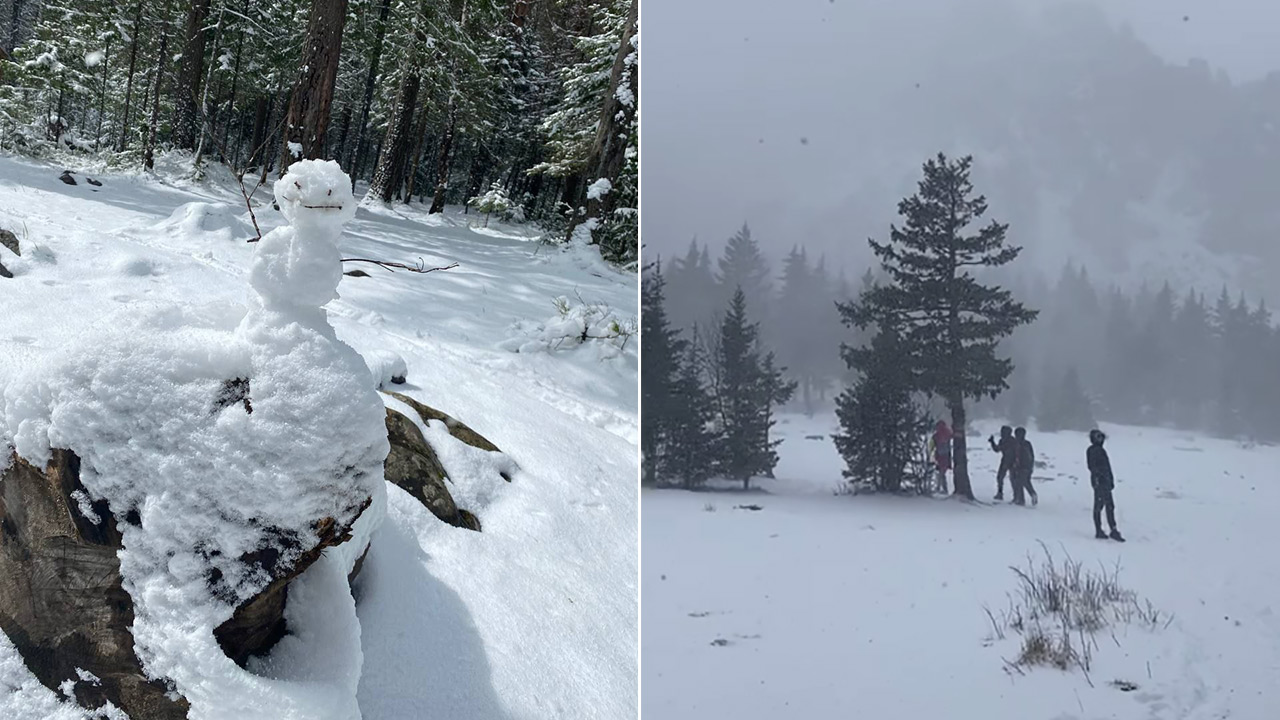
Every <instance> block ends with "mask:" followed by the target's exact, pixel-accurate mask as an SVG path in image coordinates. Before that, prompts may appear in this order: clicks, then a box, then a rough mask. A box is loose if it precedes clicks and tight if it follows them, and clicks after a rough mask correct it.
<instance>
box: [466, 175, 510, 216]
mask: <svg viewBox="0 0 1280 720" xmlns="http://www.w3.org/2000/svg"><path fill="white" fill-rule="evenodd" d="M471 204H472V205H475V207H476V210H479V211H480V212H482V213H484V226H485V227H489V216H490V215H492V214H494V213H497V214H498V215H500V216H501V215H503V214H505V213H506V212H507V211H508V210H510V209H511V198H509V197H507V191H506V190H505V189H504V188H503V187H502V183H499V182H495V183H494V184H493V185H490V186H489V190H488V191H487V192H486V193H485V194H483V195H478V196H476V197H473V198H471Z"/></svg>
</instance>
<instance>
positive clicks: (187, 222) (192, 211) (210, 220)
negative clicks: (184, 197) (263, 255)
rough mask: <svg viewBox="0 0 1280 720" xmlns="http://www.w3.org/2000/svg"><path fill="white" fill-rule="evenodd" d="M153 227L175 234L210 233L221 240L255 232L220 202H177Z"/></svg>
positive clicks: (247, 236) (188, 235) (183, 235)
mask: <svg viewBox="0 0 1280 720" xmlns="http://www.w3.org/2000/svg"><path fill="white" fill-rule="evenodd" d="M156 227H157V228H158V229H160V230H164V231H166V232H168V233H171V234H172V235H173V236H175V237H193V236H194V237H199V236H201V235H202V234H212V235H216V236H218V238H219V239H220V240H224V241H232V240H238V241H244V240H247V239H249V238H252V237H254V236H255V235H257V233H256V232H254V230H253V226H252V225H250V224H249V223H247V222H245V221H244V220H241V219H240V217H239V215H238V213H237V212H236V211H235V210H234V209H233V208H232V207H231V206H229V205H225V204H221V203H207V202H190V203H186V204H185V205H180V206H179V207H178V209H176V210H174V211H173V213H172V214H171V215H169V217H168V218H167V219H165V220H161V221H160V222H159V223H157V224H156Z"/></svg>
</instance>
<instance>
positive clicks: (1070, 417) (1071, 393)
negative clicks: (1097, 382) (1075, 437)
mask: <svg viewBox="0 0 1280 720" xmlns="http://www.w3.org/2000/svg"><path fill="white" fill-rule="evenodd" d="M1049 377H1052V378H1055V379H1056V381H1055V382H1053V383H1051V384H1050V385H1049V387H1048V388H1047V391H1046V394H1045V395H1044V396H1042V397H1041V404H1040V409H1039V410H1038V411H1037V412H1036V427H1037V428H1038V429H1039V430H1041V431H1042V432H1058V431H1060V430H1076V431H1079V432H1087V431H1088V430H1090V429H1092V428H1093V427H1094V420H1093V409H1092V407H1091V403H1090V401H1089V396H1088V395H1086V394H1085V392H1084V388H1083V387H1082V386H1081V385H1080V375H1079V374H1078V373H1077V372H1076V369H1075V368H1074V367H1071V368H1068V369H1067V371H1066V372H1065V373H1063V374H1060V375H1056V376H1049Z"/></svg>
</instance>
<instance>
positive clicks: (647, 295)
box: [640, 263, 686, 485]
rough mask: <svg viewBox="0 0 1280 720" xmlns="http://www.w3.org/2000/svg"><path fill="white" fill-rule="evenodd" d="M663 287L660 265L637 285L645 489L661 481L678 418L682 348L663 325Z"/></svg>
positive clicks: (679, 340) (676, 334)
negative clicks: (639, 295)
mask: <svg viewBox="0 0 1280 720" xmlns="http://www.w3.org/2000/svg"><path fill="white" fill-rule="evenodd" d="M665 283H666V281H665V280H664V278H663V277H662V268H661V265H660V264H659V263H655V265H654V268H653V270H652V272H651V273H650V274H649V275H648V276H646V277H645V278H644V279H643V282H642V285H641V303H642V310H641V318H642V319H641V323H642V327H641V333H640V343H641V348H640V352H641V354H642V356H643V357H644V362H643V363H642V364H641V368H640V375H641V382H640V387H641V396H640V411H641V412H642V413H644V423H643V424H642V427H641V430H640V447H641V454H642V458H643V465H644V474H643V482H644V484H646V485H656V484H657V483H658V481H659V480H661V479H662V478H661V477H660V475H659V471H660V469H661V468H663V467H664V466H665V463H666V460H665V458H664V451H665V450H666V447H667V444H668V441H669V439H670V437H671V433H672V432H673V428H674V427H675V426H676V425H677V423H676V422H674V420H673V418H674V417H676V416H678V415H679V409H678V408H677V405H678V404H679V403H680V400H679V398H678V396H677V392H678V389H679V385H680V377H681V367H680V360H681V357H682V355H683V353H684V352H685V345H686V341H685V340H683V339H682V338H681V337H680V333H679V331H677V330H674V329H672V328H671V327H670V325H669V323H668V322H667V315H666V308H665V304H666V300H665V298H664V296H663V289H664V286H665Z"/></svg>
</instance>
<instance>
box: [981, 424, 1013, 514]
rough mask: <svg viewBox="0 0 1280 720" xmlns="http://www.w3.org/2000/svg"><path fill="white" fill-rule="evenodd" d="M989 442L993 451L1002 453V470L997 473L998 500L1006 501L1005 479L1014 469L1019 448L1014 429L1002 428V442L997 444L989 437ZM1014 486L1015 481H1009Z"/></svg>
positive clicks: (993, 438) (1006, 426)
mask: <svg viewBox="0 0 1280 720" xmlns="http://www.w3.org/2000/svg"><path fill="white" fill-rule="evenodd" d="M987 442H989V443H991V449H992V450H993V451H995V452H998V453H1000V469H999V470H997V471H996V498H995V499H996V500H1003V499H1004V477H1005V476H1006V475H1008V474H1009V469H1010V468H1012V467H1013V456H1014V454H1015V453H1016V451H1017V448H1016V447H1015V446H1014V443H1013V428H1011V427H1009V426H1008V425H1004V426H1001V428H1000V442H996V439H995V437H994V436H992V437H988V438H987ZM1009 484H1010V485H1013V481H1012V480H1010V481H1009Z"/></svg>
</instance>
